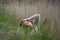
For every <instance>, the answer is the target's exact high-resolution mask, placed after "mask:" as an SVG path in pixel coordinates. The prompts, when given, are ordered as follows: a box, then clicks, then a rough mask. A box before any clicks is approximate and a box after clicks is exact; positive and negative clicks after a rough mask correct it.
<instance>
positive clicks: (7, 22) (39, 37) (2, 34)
mask: <svg viewBox="0 0 60 40" xmlns="http://www.w3.org/2000/svg"><path fill="white" fill-rule="evenodd" d="M13 15H14V14H13ZM13 15H9V12H7V11H6V10H5V8H4V7H0V40H53V39H54V37H53V35H48V28H45V27H46V26H47V19H45V20H44V21H43V22H41V25H40V27H41V28H40V30H39V32H34V33H33V34H26V33H25V32H24V31H25V29H23V30H22V29H19V31H17V28H18V26H19V25H18V24H19V19H15V17H14V16H13ZM44 28H45V29H44Z"/></svg>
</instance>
